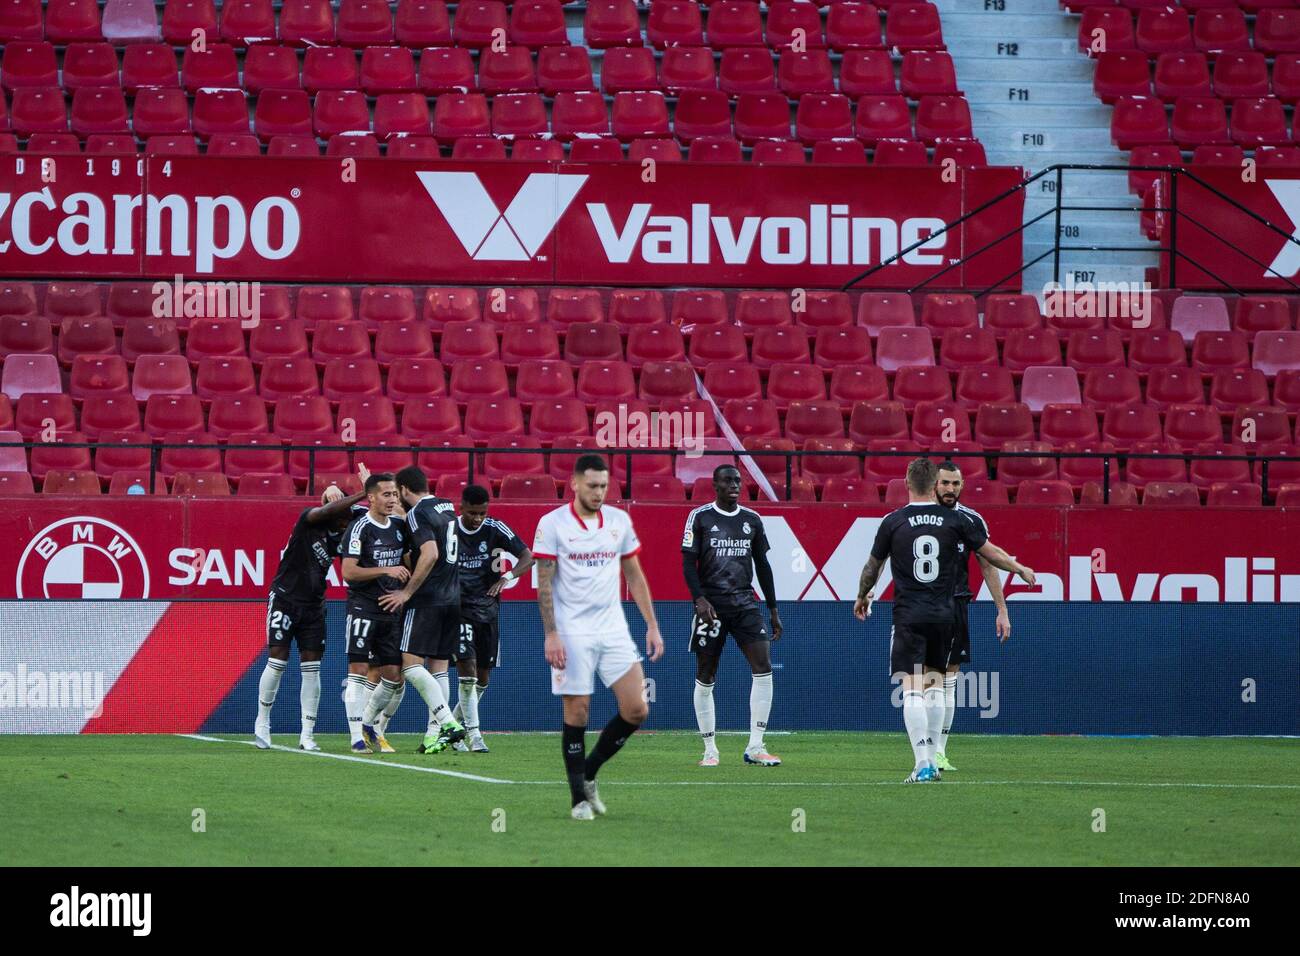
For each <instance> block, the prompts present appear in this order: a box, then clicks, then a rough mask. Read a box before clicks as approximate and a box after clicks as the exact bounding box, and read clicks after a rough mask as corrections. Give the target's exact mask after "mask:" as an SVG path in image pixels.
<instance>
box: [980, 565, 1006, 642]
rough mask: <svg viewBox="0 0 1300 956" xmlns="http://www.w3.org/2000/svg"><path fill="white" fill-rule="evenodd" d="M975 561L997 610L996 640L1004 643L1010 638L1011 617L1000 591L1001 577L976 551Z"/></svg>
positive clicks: (1003, 594)
mask: <svg viewBox="0 0 1300 956" xmlns="http://www.w3.org/2000/svg"><path fill="white" fill-rule="evenodd" d="M975 560H976V561H978V562H979V565H980V573H981V574H983V575H984V583H985V584H987V585H988V588H989V594H991V595H992V596H993V603H994V604H995V605H996V606H997V609H998V618H997V621H996V623H995V624H994V627H995V629H996V631H997V635H998V640H1000V641H1005V640H1006V639H1007V638H1008V637H1010V636H1011V616H1010V615H1009V614H1008V613H1007V596H1006V594H1005V593H1004V592H1003V590H1002V575H1000V574H998V569H997V568H995V567H994V566H993V565H992V564H991V563H990V562H989V561H988V559H987V558H985V557H984V556H983V555H981V554H980V553H979V552H978V551H977V552H976V553H975Z"/></svg>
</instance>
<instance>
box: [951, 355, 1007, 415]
mask: <svg viewBox="0 0 1300 956" xmlns="http://www.w3.org/2000/svg"><path fill="white" fill-rule="evenodd" d="M955 394H956V399H957V401H958V402H960V403H961V404H962V405H965V406H966V407H968V408H974V407H976V406H978V405H981V404H983V403H985V402H993V403H1002V404H1005V403H1007V402H1014V401H1015V400H1016V388H1015V383H1014V381H1013V380H1012V377H1011V372H1010V370H1008V369H1005V368H998V367H996V366H989V365H980V366H975V367H972V368H964V369H962V370H961V371H960V372H958V373H957V387H956V392H955Z"/></svg>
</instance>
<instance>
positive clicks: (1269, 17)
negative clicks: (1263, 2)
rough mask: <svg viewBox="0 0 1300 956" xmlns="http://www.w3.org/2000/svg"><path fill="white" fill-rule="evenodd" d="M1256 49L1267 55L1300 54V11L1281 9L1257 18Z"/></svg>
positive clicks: (1264, 11) (1267, 10) (1263, 13)
mask: <svg viewBox="0 0 1300 956" xmlns="http://www.w3.org/2000/svg"><path fill="white" fill-rule="evenodd" d="M1254 37H1255V49H1256V50H1258V51H1259V52H1260V53H1263V54H1265V55H1269V54H1273V53H1295V52H1300V11H1297V10H1295V9H1283V8H1281V7H1278V8H1273V9H1265V10H1260V11H1259V13H1258V14H1257V15H1256V17H1255V34H1254Z"/></svg>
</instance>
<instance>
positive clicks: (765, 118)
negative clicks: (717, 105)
mask: <svg viewBox="0 0 1300 956" xmlns="http://www.w3.org/2000/svg"><path fill="white" fill-rule="evenodd" d="M800 102H801V104H802V101H800ZM845 105H847V100H846V101H845ZM841 118H843V117H841ZM735 130H736V137H737V138H738V139H739V140H740V141H741V142H742V143H754V142H755V141H757V140H764V139H776V140H788V139H790V102H789V101H788V100H787V99H786V98H785V97H784V96H783V95H782V94H780V93H741V94H740V96H738V97H737V98H736V114H735ZM848 130H849V131H848V132H847V133H846V134H845V135H852V126H851V124H850V125H849V127H848ZM800 139H803V137H802V136H801V137H800Z"/></svg>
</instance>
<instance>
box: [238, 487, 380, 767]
mask: <svg viewBox="0 0 1300 956" xmlns="http://www.w3.org/2000/svg"><path fill="white" fill-rule="evenodd" d="M363 497H364V495H352V496H351V497H345V496H344V494H343V492H342V491H340V490H339V489H338V488H337V487H335V486H333V485H331V486H330V487H329V488H327V489H326V491H325V494H324V495H322V496H321V503H320V507H318V508H308V509H306V510H305V511H303V512H302V513H301V514H300V515H298V520H297V521H296V522H294V526H293V530H292V531H291V532H290V533H289V541H288V543H287V544H286V545H285V546H284V552H283V553H282V554H281V555H280V566H279V568H278V569H277V570H276V572H275V578H274V580H273V581H272V582H271V594H270V597H269V598H268V599H267V604H266V643H267V646H268V652H267V654H268V656H267V661H266V667H265V668H264V669H263V671H262V676H261V679H260V680H259V681H258V694H257V720H256V722H255V723H254V725H253V741H254V743H256V744H257V746H258V748H259V749H261V750H269V749H270V747H271V707H272V706H273V705H274V704H275V698H276V694H277V693H278V691H279V689H280V678H281V677H282V676H283V675H284V671H285V668H286V667H287V666H288V661H289V646H290V645H291V644H294V643H296V644H297V645H298V661H299V668H300V669H301V673H302V689H301V692H300V700H301V705H302V730H301V732H300V734H299V738H298V746H299V748H301V749H303V750H319V749H320V747H319V746H318V745H317V744H316V741H315V729H316V709H317V706H318V705H319V703H320V660H321V657H322V656H323V655H324V653H325V587H326V583H327V581H326V577H327V575H328V574H329V569H330V566H331V565H332V564H333V563H334V558H335V557H336V556H337V555H338V551H339V547H340V545H341V544H342V541H343V534H344V531H345V530H346V529H347V526H348V520H349V515H350V509H351V507H352V505H353V504H355V503H356V502H358V501H360V500H361V499H362V498H363Z"/></svg>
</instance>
